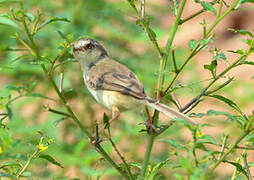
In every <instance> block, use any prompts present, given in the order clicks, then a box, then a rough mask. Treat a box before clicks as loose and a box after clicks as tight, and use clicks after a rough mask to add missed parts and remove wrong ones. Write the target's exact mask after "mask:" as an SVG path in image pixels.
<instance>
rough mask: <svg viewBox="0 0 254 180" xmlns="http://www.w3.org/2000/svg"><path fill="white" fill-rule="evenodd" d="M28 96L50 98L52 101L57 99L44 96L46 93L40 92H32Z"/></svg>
mask: <svg viewBox="0 0 254 180" xmlns="http://www.w3.org/2000/svg"><path fill="white" fill-rule="evenodd" d="M28 96H30V97H39V98H44V99H50V100H52V101H56V100H55V99H53V98H50V97H47V96H44V95H42V94H40V93H31V94H29V95H28Z"/></svg>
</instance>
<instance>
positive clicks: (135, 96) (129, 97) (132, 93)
mask: <svg viewBox="0 0 254 180" xmlns="http://www.w3.org/2000/svg"><path fill="white" fill-rule="evenodd" d="M72 47H73V53H74V57H75V59H76V60H78V61H79V63H80V65H81V68H82V70H83V73H84V74H83V77H84V81H85V84H86V86H87V88H88V90H89V91H90V92H91V94H92V95H93V97H94V98H95V99H96V100H97V101H98V102H99V103H100V104H102V105H104V106H106V107H107V108H108V109H110V110H111V111H112V119H111V120H110V121H113V120H115V119H117V118H118V117H119V115H120V111H122V110H125V109H135V108H137V106H139V105H146V106H150V107H152V108H154V109H156V110H158V111H160V112H162V113H164V114H165V115H167V116H168V117H170V118H181V119H184V120H186V121H188V122H189V123H191V124H197V122H196V121H194V120H192V119H191V118H189V117H188V116H186V115H184V114H183V113H181V112H178V111H176V110H175V109H172V108H170V107H168V106H166V105H164V104H161V103H159V102H158V101H157V100H154V99H152V98H150V97H148V96H147V95H146V94H145V92H144V87H143V85H142V83H141V82H140V81H139V79H138V78H137V76H136V75H135V74H134V73H133V72H132V71H131V70H129V69H128V68H127V67H126V66H125V65H123V64H120V63H118V62H117V61H115V60H114V59H112V58H111V57H109V56H108V53H107V51H106V50H105V49H104V47H103V46H102V45H101V44H100V43H99V42H98V41H96V40H93V39H90V38H81V39H79V40H77V41H75V42H74V43H72Z"/></svg>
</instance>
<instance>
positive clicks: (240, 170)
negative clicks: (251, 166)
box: [223, 160, 248, 178]
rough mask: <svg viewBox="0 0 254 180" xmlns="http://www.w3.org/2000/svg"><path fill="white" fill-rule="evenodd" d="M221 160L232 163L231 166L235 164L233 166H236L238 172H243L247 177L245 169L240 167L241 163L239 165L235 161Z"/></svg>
mask: <svg viewBox="0 0 254 180" xmlns="http://www.w3.org/2000/svg"><path fill="white" fill-rule="evenodd" d="M223 162H226V163H229V164H232V165H233V166H235V167H236V169H237V171H239V172H241V173H243V174H244V175H245V176H246V177H247V178H248V174H247V172H246V171H245V169H244V168H243V167H242V165H241V164H239V163H236V162H232V161H227V160H225V161H223Z"/></svg>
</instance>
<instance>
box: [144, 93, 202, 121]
mask: <svg viewBox="0 0 254 180" xmlns="http://www.w3.org/2000/svg"><path fill="white" fill-rule="evenodd" d="M146 104H147V105H148V106H150V107H152V108H154V109H156V110H158V111H160V112H162V113H163V114H165V115H167V116H168V117H170V118H181V119H184V120H185V121H187V122H189V123H191V124H192V125H197V124H198V123H197V122H196V121H194V120H193V119H191V118H189V117H188V116H186V115H185V114H183V113H181V112H178V111H176V110H175V109H173V108H171V107H169V106H166V105H165V104H161V103H159V102H158V101H154V100H152V99H150V98H149V99H147V100H146Z"/></svg>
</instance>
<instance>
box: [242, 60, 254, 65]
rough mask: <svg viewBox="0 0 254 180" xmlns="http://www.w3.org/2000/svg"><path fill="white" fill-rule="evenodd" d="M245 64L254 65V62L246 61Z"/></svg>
mask: <svg viewBox="0 0 254 180" xmlns="http://www.w3.org/2000/svg"><path fill="white" fill-rule="evenodd" d="M243 64H248V65H252V66H254V62H251V61H245V62H244V63H243Z"/></svg>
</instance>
